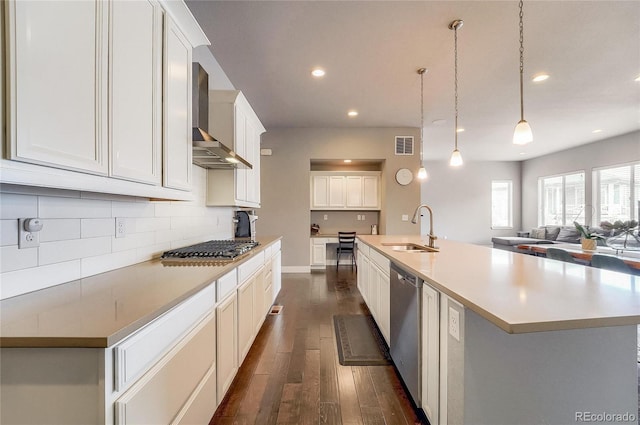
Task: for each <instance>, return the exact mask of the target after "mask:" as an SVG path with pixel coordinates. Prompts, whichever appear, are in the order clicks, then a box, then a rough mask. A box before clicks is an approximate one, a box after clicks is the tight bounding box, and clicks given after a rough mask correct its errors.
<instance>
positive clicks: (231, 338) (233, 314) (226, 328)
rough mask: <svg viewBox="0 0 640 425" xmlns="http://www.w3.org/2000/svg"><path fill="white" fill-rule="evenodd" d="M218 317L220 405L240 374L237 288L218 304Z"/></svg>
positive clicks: (218, 384) (218, 389) (218, 385)
mask: <svg viewBox="0 0 640 425" xmlns="http://www.w3.org/2000/svg"><path fill="white" fill-rule="evenodd" d="M234 277H235V275H234ZM234 284H235V282H234ZM216 316H217V318H218V322H217V329H218V341H219V342H220V343H219V344H217V355H218V374H217V394H218V403H220V402H221V401H222V399H223V397H224V394H225V393H226V392H227V390H228V389H229V387H230V386H231V383H232V382H233V378H235V376H236V373H237V372H238V296H237V294H236V291H235V288H234V289H233V290H232V291H231V292H230V293H229V294H227V296H226V298H224V299H223V300H222V301H221V302H220V303H219V304H218V306H217V307H216Z"/></svg>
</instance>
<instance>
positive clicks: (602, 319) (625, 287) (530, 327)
mask: <svg viewBox="0 0 640 425" xmlns="http://www.w3.org/2000/svg"><path fill="white" fill-rule="evenodd" d="M358 238H359V239H360V240H361V241H362V242H364V243H366V244H367V245H370V246H371V247H372V248H374V249H376V250H377V251H378V252H380V253H382V254H383V255H385V256H386V257H387V258H389V259H390V260H391V261H393V262H394V263H396V264H398V265H400V266H401V267H402V268H404V269H407V270H408V271H413V272H415V273H416V274H417V275H418V276H419V277H421V278H422V279H424V280H425V282H427V283H428V284H430V285H431V286H433V287H434V288H435V289H437V290H439V291H440V292H442V293H444V294H446V295H448V296H449V297H451V298H453V299H454V300H456V301H458V302H460V303H461V304H462V305H464V306H465V307H466V308H469V309H471V310H472V311H474V312H476V313H477V314H479V315H480V316H482V317H484V318H485V319H486V320H489V321H490V322H492V323H494V324H495V325H496V326H498V327H500V328H501V329H503V330H504V331H506V332H508V333H526V332H540V331H552V330H562V329H580V328H592V327H603V326H619V325H631V324H639V323H640V276H632V275H627V274H623V273H616V272H610V271H606V270H601V269H596V268H592V267H586V266H583V265H579V264H569V263H564V262H560V261H556V260H548V259H546V258H542V257H535V256H532V255H526V254H520V253H515V252H510V251H504V250H499V249H493V248H489V247H484V246H477V245H471V244H466V243H460V242H453V241H448V240H437V241H436V246H438V247H439V248H440V252H437V253H424V252H423V253H407V252H398V251H393V249H392V248H390V247H387V246H382V245H381V244H383V243H417V244H421V245H426V243H427V238H426V236H393V235H377V236H373V235H358Z"/></svg>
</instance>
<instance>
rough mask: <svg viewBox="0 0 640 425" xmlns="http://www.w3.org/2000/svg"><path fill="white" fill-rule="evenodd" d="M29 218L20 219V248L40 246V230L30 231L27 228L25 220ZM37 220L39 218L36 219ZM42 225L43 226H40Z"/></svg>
mask: <svg viewBox="0 0 640 425" xmlns="http://www.w3.org/2000/svg"><path fill="white" fill-rule="evenodd" d="M27 220H29V219H27V218H21V219H19V220H18V229H19V232H18V249H23V248H37V247H39V246H40V231H39V230H36V231H33V232H30V231H28V230H26V229H25V222H26V221H27ZM36 220H37V219H36ZM40 227H42V226H40Z"/></svg>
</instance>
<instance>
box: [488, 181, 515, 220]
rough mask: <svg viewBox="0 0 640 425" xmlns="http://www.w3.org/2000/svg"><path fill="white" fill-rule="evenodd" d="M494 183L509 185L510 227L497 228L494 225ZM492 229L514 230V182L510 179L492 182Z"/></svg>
mask: <svg viewBox="0 0 640 425" xmlns="http://www.w3.org/2000/svg"><path fill="white" fill-rule="evenodd" d="M494 183H507V184H508V201H507V208H508V210H509V211H508V225H507V226H496V225H494V216H493V185H494ZM491 229H492V230H508V229H513V180H509V179H499V180H491Z"/></svg>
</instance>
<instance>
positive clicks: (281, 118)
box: [187, 0, 640, 160]
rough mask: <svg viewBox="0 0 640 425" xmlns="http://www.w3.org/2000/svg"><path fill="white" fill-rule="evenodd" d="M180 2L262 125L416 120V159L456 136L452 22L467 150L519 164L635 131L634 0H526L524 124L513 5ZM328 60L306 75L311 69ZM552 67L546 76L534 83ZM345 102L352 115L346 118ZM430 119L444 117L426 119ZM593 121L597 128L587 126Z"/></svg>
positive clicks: (639, 31) (639, 120)
mask: <svg viewBox="0 0 640 425" xmlns="http://www.w3.org/2000/svg"><path fill="white" fill-rule="evenodd" d="M187 5H188V7H189V8H190V9H191V11H192V12H193V14H194V16H195V17H196V19H197V20H198V22H199V23H200V25H201V26H202V28H203V29H204V31H205V33H206V34H207V36H208V37H209V39H210V40H211V43H212V46H211V47H210V48H211V51H212V53H213V55H214V57H215V58H216V59H217V61H218V62H219V63H220V65H221V66H222V68H223V69H224V71H225V73H226V74H227V76H228V77H229V79H230V80H231V82H232V83H233V85H234V86H235V87H236V88H237V89H239V90H242V91H243V92H244V94H245V95H246V97H247V98H248V100H249V102H250V103H251V105H252V106H253V108H254V110H255V111H256V113H257V114H258V116H259V117H260V119H261V121H262V123H263V124H264V126H265V127H266V128H267V131H268V130H269V129H274V128H282V127H285V128H286V127H407V126H408V127H419V126H420V76H419V75H418V74H417V72H416V71H417V69H418V68H420V67H426V68H427V69H428V73H427V74H425V76H424V92H425V94H424V110H425V114H424V123H425V127H424V138H425V149H424V158H425V159H427V160H430V159H437V160H440V159H445V158H448V157H449V155H450V153H451V151H452V149H453V143H454V128H453V127H454V124H453V122H454V78H453V75H454V74H453V71H454V69H453V65H454V55H453V47H454V32H453V31H452V30H450V29H449V28H448V25H449V23H450V22H451V21H452V20H454V19H462V20H464V26H463V27H462V28H461V29H459V30H458V80H459V100H458V102H459V126H460V127H463V128H465V131H464V132H463V133H460V134H459V136H458V143H459V148H460V150H461V151H462V154H463V157H464V158H465V160H523V159H528V158H532V157H536V156H540V155H544V154H547V153H551V152H555V151H559V150H562V149H566V148H570V147H573V146H576V145H580V144H584V143H589V142H593V141H596V140H600V139H605V138H608V137H612V136H615V135H619V134H624V133H628V132H631V131H634V130H638V129H640V82H636V81H634V80H635V79H636V78H637V77H638V76H640V1H604V0H601V1H566V0H563V1H525V4H524V49H525V51H524V55H525V63H524V75H525V87H524V99H525V119H527V121H529V123H530V124H531V127H532V129H533V134H534V142H533V143H531V144H529V145H527V146H525V147H518V146H515V145H513V144H512V143H511V138H512V135H513V128H514V126H515V124H516V123H517V122H518V120H519V118H520V117H519V115H520V111H519V86H518V81H519V80H518V78H519V77H518V75H519V74H518V69H519V53H518V48H519V44H518V2H517V1H453V0H450V1H407V2H405V1H203V0H198V1H194V0H187ZM316 66H320V67H322V68H324V69H326V71H327V74H326V76H325V77H324V78H323V79H321V80H317V79H313V78H312V77H311V76H310V71H311V69H312V68H314V67H316ZM540 72H546V73H549V74H550V75H551V78H550V79H548V80H547V81H546V82H543V83H534V82H532V81H531V78H532V76H533V75H535V74H537V73H540ZM349 109H356V110H358V111H359V116H358V117H356V118H349V117H347V115H346V113H347V110H349ZM435 120H446V122H445V123H444V124H434V123H433V121H435ZM596 129H601V130H602V132H601V133H597V134H594V133H592V131H593V130H596Z"/></svg>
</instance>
